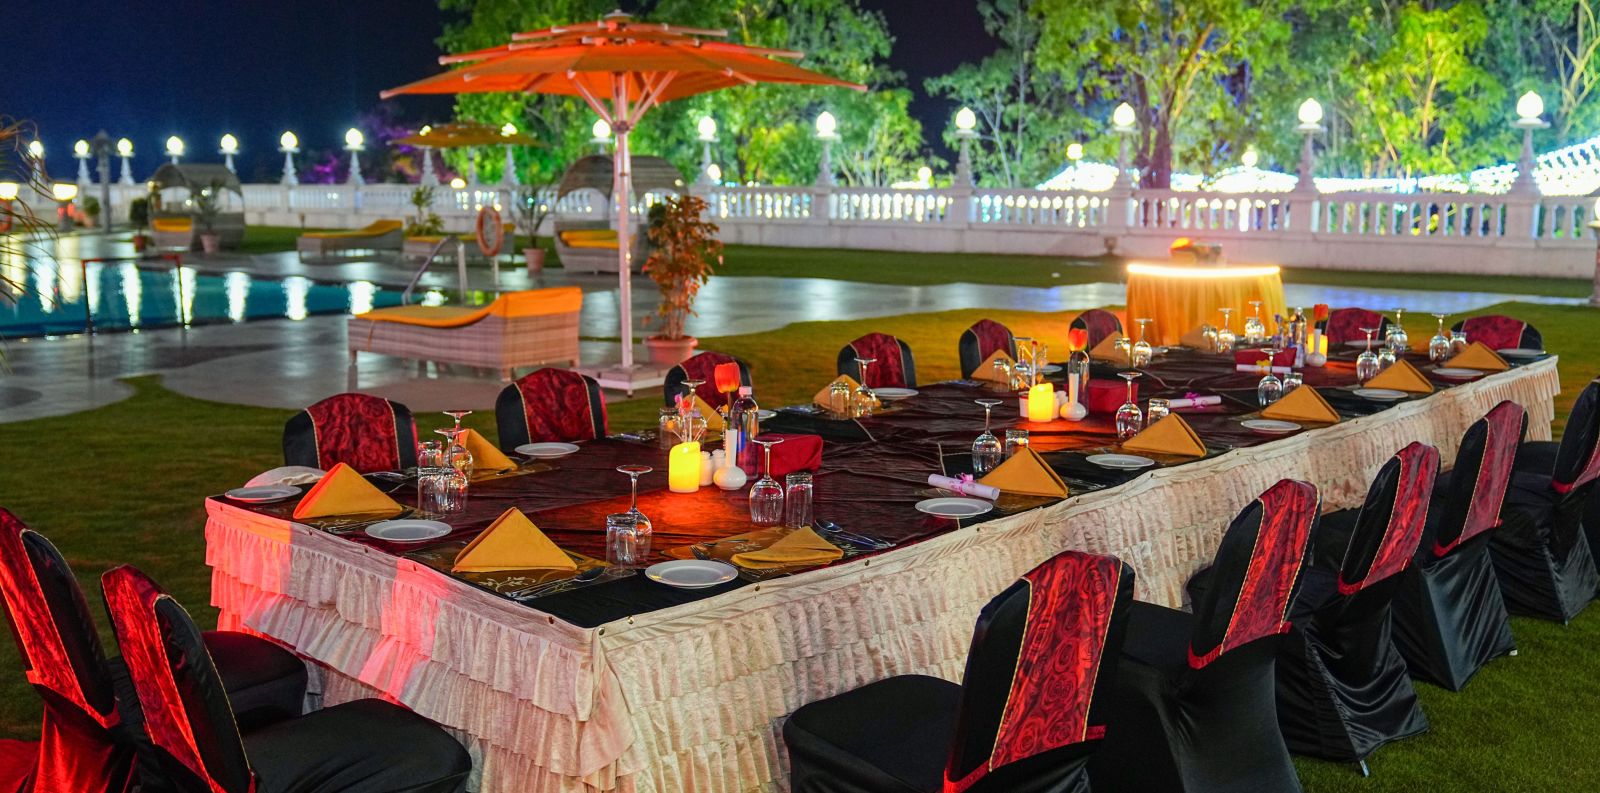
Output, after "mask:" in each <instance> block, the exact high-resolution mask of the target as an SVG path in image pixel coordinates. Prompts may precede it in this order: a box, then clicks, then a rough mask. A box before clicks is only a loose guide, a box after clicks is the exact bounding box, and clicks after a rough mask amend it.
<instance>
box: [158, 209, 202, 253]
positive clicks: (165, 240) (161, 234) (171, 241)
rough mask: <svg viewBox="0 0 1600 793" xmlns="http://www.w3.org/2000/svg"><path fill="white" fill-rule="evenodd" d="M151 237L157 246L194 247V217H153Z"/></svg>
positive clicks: (186, 248)
mask: <svg viewBox="0 0 1600 793" xmlns="http://www.w3.org/2000/svg"><path fill="white" fill-rule="evenodd" d="M150 237H151V239H152V240H153V241H154V242H155V245H156V247H157V248H182V249H183V250H189V249H190V248H193V247H194V218H176V217H174V218H151V219H150Z"/></svg>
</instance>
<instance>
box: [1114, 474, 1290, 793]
mask: <svg viewBox="0 0 1600 793" xmlns="http://www.w3.org/2000/svg"><path fill="white" fill-rule="evenodd" d="M1318 504H1319V499H1318V497H1317V489H1316V488H1315V487H1313V486H1312V485H1310V484H1308V483H1306V482H1299V481H1295V480H1289V479H1286V480H1283V481H1281V482H1279V483H1277V484H1276V485H1273V486H1272V487H1271V488H1268V489H1267V491H1266V492H1264V493H1262V494H1261V496H1260V497H1259V498H1257V499H1256V500H1254V501H1252V502H1250V504H1249V505H1248V506H1246V507H1245V508H1244V510H1242V511H1241V512H1240V513H1239V515H1238V516H1237V517H1235V518H1234V519H1233V522H1232V523H1231V524H1230V525H1229V526H1228V531H1227V532H1226V533H1225V534H1224V535H1223V536H1222V543H1221V545H1220V546H1218V548H1217V555H1216V560H1215V562H1214V564H1213V565H1212V570H1213V576H1212V586H1210V587H1208V588H1207V590H1206V593H1205V595H1204V597H1202V598H1201V599H1200V600H1199V601H1198V602H1197V603H1196V604H1195V609H1194V612H1193V613H1189V612H1184V611H1179V610H1177V609H1170V608H1166V607H1163V606H1157V605H1154V604H1151V603H1145V602H1142V601H1136V602H1134V604H1133V607H1132V608H1130V609H1129V615H1128V634H1127V639H1126V641H1125V642H1124V644H1123V651H1122V658H1121V659H1120V660H1119V661H1118V664H1117V682H1116V692H1115V694H1113V696H1112V701H1111V703H1110V705H1111V710H1110V715H1109V721H1108V723H1107V731H1106V737H1105V740H1104V741H1103V742H1102V743H1101V745H1100V749H1099V750H1098V751H1096V752H1095V757H1094V759H1093V760H1091V761H1090V763H1089V770H1090V774H1091V778H1092V781H1093V782H1094V788H1095V790H1101V791H1122V790H1126V791H1162V793H1175V792H1176V791H1197V792H1198V791H1205V793H1229V792H1230V791H1239V792H1240V793H1258V792H1259V791H1269V790H1270V791H1273V792H1274V793H1281V792H1282V791H1298V790H1300V780H1299V778H1298V777H1297V776H1296V774H1295V769H1294V763H1293V761H1292V760H1290V758H1289V751H1288V749H1287V747H1285V746H1284V743H1283V735H1282V734H1281V733H1280V732H1279V731H1278V720H1277V717H1276V715H1275V709H1276V706H1275V698H1276V695H1275V692H1274V685H1273V664H1274V662H1275V659H1276V657H1277V652H1278V644H1279V642H1278V638H1279V636H1280V634H1282V633H1284V632H1285V631H1287V630H1288V628H1289V625H1288V621H1287V620H1288V611H1289V604H1290V603H1291V602H1293V600H1294V594H1295V591H1296V589H1297V587H1298V582H1299V579H1300V571H1301V569H1302V568H1303V567H1304V566H1305V563H1306V559H1307V556H1308V555H1309V553H1310V550H1311V546H1310V539H1311V536H1312V533H1313V531H1314V529H1315V527H1316V522H1317V511H1318Z"/></svg>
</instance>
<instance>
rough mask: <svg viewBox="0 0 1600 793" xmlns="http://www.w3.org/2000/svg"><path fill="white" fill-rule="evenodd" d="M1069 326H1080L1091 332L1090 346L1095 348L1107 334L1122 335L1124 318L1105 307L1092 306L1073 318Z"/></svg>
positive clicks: (1089, 347)
mask: <svg viewBox="0 0 1600 793" xmlns="http://www.w3.org/2000/svg"><path fill="white" fill-rule="evenodd" d="M1067 327H1069V328H1080V329H1082V330H1086V331H1088V332H1089V346H1088V347H1087V348H1086V349H1090V350H1092V349H1094V348H1095V347H1096V346H1097V345H1099V344H1100V342H1102V341H1104V340H1105V338H1106V337H1107V336H1120V335H1122V320H1120V319H1117V315H1116V314H1113V313H1111V312H1110V311H1107V310H1105V309H1103V308H1091V309H1089V310H1088V311H1085V312H1083V313H1082V314H1079V315H1078V316H1076V317H1073V318H1072V322H1071V323H1070V324H1069V325H1068V326H1067Z"/></svg>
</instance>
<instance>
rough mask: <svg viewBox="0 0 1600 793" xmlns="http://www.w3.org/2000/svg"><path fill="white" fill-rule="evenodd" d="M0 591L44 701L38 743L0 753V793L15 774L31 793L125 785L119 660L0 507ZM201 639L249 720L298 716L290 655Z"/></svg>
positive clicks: (73, 588)
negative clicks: (23, 778)
mask: <svg viewBox="0 0 1600 793" xmlns="http://www.w3.org/2000/svg"><path fill="white" fill-rule="evenodd" d="M0 594H3V595H4V598H3V602H4V606H5V611H6V616H7V618H8V620H9V621H10V624H11V626H12V635H13V637H14V638H15V639H16V641H17V649H18V651H19V654H20V655H21V658H22V664H23V671H24V673H25V674H26V676H27V679H28V682H29V683H31V684H32V685H33V687H34V689H35V690H36V691H38V692H39V696H40V698H41V699H42V700H43V701H44V724H43V726H42V728H41V729H40V735H41V740H40V742H39V743H38V744H36V745H16V746H9V747H6V748H5V749H4V750H3V751H0V790H4V791H14V790H17V788H16V787H15V786H13V785H12V784H11V783H12V782H14V781H15V780H16V776H17V775H18V774H22V775H24V776H26V777H31V778H32V779H33V780H34V783H35V785H36V786H37V787H35V788H28V789H38V790H46V791H69V790H70V791H84V792H85V793H112V792H113V791H121V790H126V789H128V787H129V786H130V785H131V784H132V783H133V781H134V776H132V774H133V768H134V757H135V755H136V754H137V753H138V752H137V749H138V747H140V745H141V743H144V742H143V741H142V736H141V734H140V733H141V730H140V715H141V714H140V712H139V708H138V707H137V705H138V703H137V702H134V701H133V700H132V692H131V691H128V690H125V686H123V685H122V684H123V683H125V682H126V673H125V670H124V669H123V666H122V663H121V661H120V659H109V660H108V659H107V658H106V657H105V652H104V650H103V648H102V647H101V645H100V636H99V634H98V633H97V632H96V631H95V626H94V622H93V620H92V619H91V618H90V616H89V609H88V605H87V604H86V602H85V601H84V597H83V591H82V590H81V589H80V588H79V587H78V580H77V579H76V578H75V577H74V576H73V574H72V570H71V569H70V568H69V567H68V566H67V563H66V560H65V559H63V558H62V556H61V553H60V552H59V551H57V550H56V547H55V546H54V545H52V544H51V543H50V541H49V540H48V539H45V537H44V535H42V534H39V533H38V532H36V531H34V530H32V529H30V528H28V527H27V526H25V525H24V524H23V523H22V521H21V520H19V519H18V518H17V517H16V516H15V515H13V514H11V513H10V512H9V511H7V510H5V509H3V508H0ZM204 641H205V645H206V649H207V651H208V652H209V653H210V654H211V655H212V656H214V657H215V658H216V659H217V663H218V664H219V666H222V667H223V669H224V676H223V684H224V685H225V686H226V687H228V688H229V690H230V691H236V692H239V696H241V697H242V698H243V700H244V704H245V705H246V706H247V707H248V708H249V710H250V718H251V719H252V720H253V721H255V722H258V723H266V722H270V721H274V720H277V719H283V718H288V717H290V716H295V715H298V714H299V713H300V711H301V709H302V707H303V705H304V700H305V688H306V668H305V665H304V664H303V663H301V661H300V660H299V659H298V658H296V657H295V656H294V654H293V653H291V652H289V651H287V650H284V649H282V648H280V647H278V646H277V645H275V644H272V643H271V642H268V641H267V640H265V639H260V638H257V637H254V636H248V635H245V634H238V633H221V632H212V633H208V634H206V635H205V637H204ZM146 745H147V744H146ZM42 780H47V781H48V782H49V784H41V781H42ZM154 789H156V786H153V785H150V784H146V785H145V790H146V791H150V790H154Z"/></svg>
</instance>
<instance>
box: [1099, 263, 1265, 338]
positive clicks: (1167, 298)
mask: <svg viewBox="0 0 1600 793" xmlns="http://www.w3.org/2000/svg"><path fill="white" fill-rule="evenodd" d="M1251 300H1260V301H1261V321H1262V322H1263V323H1264V324H1265V325H1266V326H1267V328H1268V330H1269V332H1270V331H1271V330H1272V329H1273V328H1275V327H1276V326H1275V325H1274V324H1273V322H1272V317H1273V315H1274V314H1283V315H1287V314H1288V313H1289V312H1288V306H1287V304H1286V303H1285V302H1284V297H1283V278H1282V276H1280V275H1279V273H1278V268H1277V267H1275V266H1271V265H1234V266H1218V265H1208V264H1189V265H1185V264H1149V263H1145V262H1133V263H1131V264H1129V265H1128V300H1127V304H1128V321H1129V324H1128V327H1127V328H1126V331H1127V333H1128V335H1129V336H1134V335H1135V334H1136V333H1137V331H1136V330H1135V326H1134V325H1133V320H1135V319H1138V318H1141V317H1144V318H1149V319H1152V320H1155V321H1154V322H1152V323H1150V327H1149V328H1148V329H1147V331H1146V336H1147V340H1148V341H1149V342H1150V343H1151V344H1177V343H1178V342H1179V339H1180V338H1181V337H1182V336H1183V334H1185V333H1188V332H1189V331H1192V330H1194V329H1196V328H1198V327H1200V326H1201V325H1215V326H1217V327H1219V328H1220V327H1222V314H1221V312H1219V311H1218V310H1217V309H1219V308H1231V309H1233V318H1232V320H1231V323H1230V324H1231V326H1232V328H1233V332H1234V333H1237V334H1239V335H1241V336H1242V335H1244V320H1245V318H1246V317H1248V316H1250V310H1251V308H1250V302H1249V301H1251Z"/></svg>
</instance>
